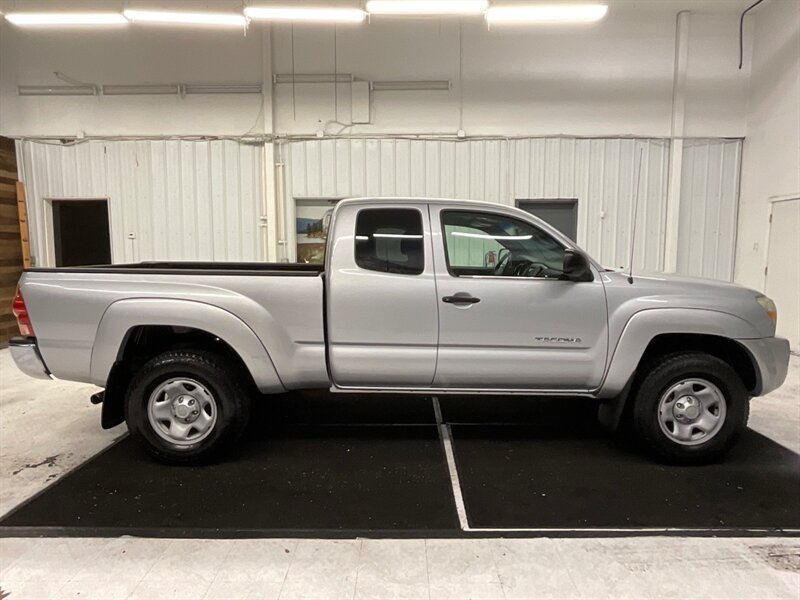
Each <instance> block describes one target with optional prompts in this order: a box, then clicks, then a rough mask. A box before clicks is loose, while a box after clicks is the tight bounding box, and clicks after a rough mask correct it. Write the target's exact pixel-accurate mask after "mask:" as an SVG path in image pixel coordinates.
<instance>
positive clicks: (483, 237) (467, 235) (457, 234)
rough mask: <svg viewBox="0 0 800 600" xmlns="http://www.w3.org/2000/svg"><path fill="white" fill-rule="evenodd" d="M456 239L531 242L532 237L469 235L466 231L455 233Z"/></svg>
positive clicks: (486, 234)
mask: <svg viewBox="0 0 800 600" xmlns="http://www.w3.org/2000/svg"><path fill="white" fill-rule="evenodd" d="M451 234H452V235H454V236H456V237H466V238H477V239H481V240H529V239H531V238H532V237H533V236H532V235H489V234H488V233H468V232H466V231H453V232H451Z"/></svg>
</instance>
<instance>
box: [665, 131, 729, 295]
mask: <svg viewBox="0 0 800 600" xmlns="http://www.w3.org/2000/svg"><path fill="white" fill-rule="evenodd" d="M741 156H742V143H741V141H740V140H687V141H686V142H685V143H684V146H683V169H682V170H681V207H680V221H679V226H678V272H679V273H681V274H684V275H692V276H696V277H709V278H713V279H722V280H726V281H731V280H733V259H734V254H735V246H736V225H737V223H736V221H737V213H738V206H739V169H740V164H741Z"/></svg>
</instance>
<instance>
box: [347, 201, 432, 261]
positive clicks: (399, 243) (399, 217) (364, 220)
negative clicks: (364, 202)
mask: <svg viewBox="0 0 800 600" xmlns="http://www.w3.org/2000/svg"><path fill="white" fill-rule="evenodd" d="M356 264H357V265H358V266H359V267H361V268H362V269H369V270H370V271H380V272H383V273H399V274H402V275H419V274H420V273H422V271H423V270H424V268H425V252H424V250H423V239H422V214H421V213H420V212H419V211H418V210H416V209H411V208H367V209H364V210H362V211H360V212H359V213H358V216H357V217H356Z"/></svg>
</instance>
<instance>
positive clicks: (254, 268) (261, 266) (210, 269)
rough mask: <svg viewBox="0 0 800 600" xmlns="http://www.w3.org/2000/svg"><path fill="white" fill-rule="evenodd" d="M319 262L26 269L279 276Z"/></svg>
mask: <svg viewBox="0 0 800 600" xmlns="http://www.w3.org/2000/svg"><path fill="white" fill-rule="evenodd" d="M322 271H323V267H322V265H316V264H309V263H267V262H188V261H187V262H172V261H170V262H166V261H152V262H139V263H126V264H115V265H90V266H81V267H32V268H29V269H26V272H29V273H56V272H61V273H148V274H181V273H182V272H183V273H185V274H191V275H225V274H226V273H227V274H231V275H262V276H280V277H316V276H318V275H320V274H321V273H322Z"/></svg>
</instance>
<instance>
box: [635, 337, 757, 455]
mask: <svg viewBox="0 0 800 600" xmlns="http://www.w3.org/2000/svg"><path fill="white" fill-rule="evenodd" d="M642 373H643V374H642V376H641V377H640V378H639V380H638V381H637V382H636V384H635V386H634V389H633V390H632V397H631V400H633V402H634V404H633V411H632V413H633V415H632V416H633V423H632V425H633V434H634V436H635V438H636V440H637V442H638V443H639V445H640V446H641V447H642V448H643V449H644V450H645V451H646V452H647V453H648V454H650V455H651V456H652V457H653V458H654V459H656V460H657V461H659V462H663V463H667V464H680V465H697V464H708V463H713V462H718V461H720V460H721V459H722V458H723V457H724V456H725V454H726V453H727V452H728V450H730V448H731V447H732V446H733V444H734V443H735V442H736V440H737V438H738V437H739V435H740V434H741V433H742V431H744V429H745V428H746V427H747V420H748V418H749V415H750V396H749V394H748V393H747V389H746V388H745V386H744V384H743V383H742V380H741V379H740V378H739V376H738V375H737V374H736V371H734V370H733V368H732V367H731V366H730V365H729V364H728V363H726V362H725V361H723V360H721V359H719V358H717V357H716V356H712V355H710V354H705V353H703V352H677V353H674V354H668V355H665V356H662V357H659V358H657V359H655V360H653V361H650V362H649V363H648V364H647V365H644V368H643V369H642ZM692 378H698V379H703V380H706V381H708V382H710V383H712V384H714V385H715V386H716V387H717V388H718V389H719V391H720V392H721V393H722V395H723V397H724V399H725V404H726V415H725V417H724V420H723V423H722V425H721V427H720V428H719V430H718V431H717V433H716V434H715V435H713V437H711V438H710V439H708V440H707V441H705V442H701V443H697V444H696V445H682V444H680V443H678V442H677V441H675V440H673V439H672V438H670V437H669V436H668V435H667V434H666V433H665V432H664V431H663V430H662V428H661V425H660V423H659V404H660V400H661V398H662V396H663V395H664V394H665V393H667V391H668V390H669V388H670V387H671V386H673V385H675V384H676V383H679V382H680V381H681V380H683V379H692Z"/></svg>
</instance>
